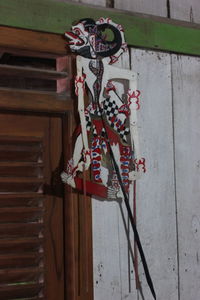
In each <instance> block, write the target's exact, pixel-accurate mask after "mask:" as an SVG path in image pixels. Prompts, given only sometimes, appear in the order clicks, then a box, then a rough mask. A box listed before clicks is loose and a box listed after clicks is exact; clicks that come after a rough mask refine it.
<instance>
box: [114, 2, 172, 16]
mask: <svg viewBox="0 0 200 300" xmlns="http://www.w3.org/2000/svg"><path fill="white" fill-rule="evenodd" d="M115 8H118V9H123V10H128V11H132V12H139V13H145V14H151V15H156V16H162V17H166V16H167V6H166V0H134V1H133V0H115Z"/></svg>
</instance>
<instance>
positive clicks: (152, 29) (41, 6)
mask: <svg viewBox="0 0 200 300" xmlns="http://www.w3.org/2000/svg"><path fill="white" fill-rule="evenodd" d="M102 16H103V17H110V18H111V19H112V20H113V21H114V22H116V23H119V24H122V25H123V26H124V28H125V34H126V41H127V43H128V44H129V45H130V46H134V47H140V48H148V49H157V50H162V51H168V52H175V53H183V54H190V55H200V25H192V24H191V23H188V22H181V21H180V22H179V21H173V20H169V19H167V18H160V17H158V18H156V17H152V16H148V15H143V14H137V13H129V12H127V11H119V10H115V9H106V8H99V7H96V6H87V5H83V4H79V3H74V2H73V3H72V2H67V3H66V2H54V1H52V0H0V25H3V26H11V27H18V28H26V29H32V30H39V31H45V32H52V33H59V34H60V33H61V34H63V33H64V32H65V31H66V30H69V28H70V27H71V24H72V22H73V21H75V20H79V19H80V18H84V17H92V18H94V19H98V18H99V17H102Z"/></svg>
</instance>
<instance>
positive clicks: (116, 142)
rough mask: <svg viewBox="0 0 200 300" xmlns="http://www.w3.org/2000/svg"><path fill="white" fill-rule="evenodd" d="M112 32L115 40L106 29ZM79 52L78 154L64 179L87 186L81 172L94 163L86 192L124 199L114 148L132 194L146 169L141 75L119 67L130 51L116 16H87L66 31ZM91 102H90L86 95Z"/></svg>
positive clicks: (123, 177) (127, 188)
mask: <svg viewBox="0 0 200 300" xmlns="http://www.w3.org/2000/svg"><path fill="white" fill-rule="evenodd" d="M106 30H107V31H108V35H109V34H110V35H111V34H112V37H111V38H112V40H109V39H108V38H109V37H107V36H106V33H105V34H104V32H106ZM65 35H66V37H67V38H68V39H69V45H70V48H71V50H72V51H73V52H75V53H77V54H79V56H77V76H76V79H75V89H76V94H77V96H78V110H79V115H80V126H79V130H78V131H79V134H78V135H77V139H76V143H75V147H74V153H73V157H72V158H71V159H70V160H69V162H68V166H67V170H66V171H65V172H63V173H62V179H63V181H64V182H66V183H68V184H70V185H71V186H72V187H74V188H78V189H82V187H83V183H82V179H81V177H80V176H78V175H79V173H80V172H83V170H84V171H86V170H87V169H88V168H89V167H91V180H90V181H87V182H86V191H87V193H89V194H92V195H97V196H100V197H103V198H107V199H120V198H122V197H123V195H122V192H121V188H120V184H119V182H118V178H117V174H116V170H115V167H114V166H113V162H112V159H111V157H110V152H111V151H112V152H113V155H114V157H115V159H116V163H117V165H118V168H119V171H120V176H121V179H122V182H123V186H124V189H125V190H126V193H128V191H129V186H130V182H132V181H133V180H135V179H137V178H138V177H139V176H140V174H141V172H143V171H145V170H146V169H145V160H144V159H143V158H141V157H140V153H139V142H138V131H137V117H136V113H137V110H138V109H139V108H140V103H139V96H140V92H139V91H138V90H137V78H136V74H135V73H134V72H133V71H130V70H127V69H123V68H119V67H115V66H114V65H115V63H116V62H117V61H118V58H119V57H120V56H121V55H122V54H123V53H124V52H125V51H127V45H126V43H125V40H124V30H123V28H122V26H121V25H118V24H115V23H114V22H112V21H111V20H110V19H108V18H107V19H104V18H101V19H100V20H98V21H97V22H94V20H92V19H84V20H81V21H80V22H79V23H78V24H76V25H75V26H73V27H72V31H71V32H66V33H65ZM86 94H87V96H88V97H87V98H89V103H88V104H85V99H84V98H85V95H86Z"/></svg>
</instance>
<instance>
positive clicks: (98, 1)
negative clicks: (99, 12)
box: [54, 0, 106, 18]
mask: <svg viewBox="0 0 200 300" xmlns="http://www.w3.org/2000/svg"><path fill="white" fill-rule="evenodd" d="M54 1H57V2H69V1H68V0H54ZM71 2H80V3H85V4H93V5H97V6H106V0H71ZM85 17H86V18H87V17H90V18H92V16H85Z"/></svg>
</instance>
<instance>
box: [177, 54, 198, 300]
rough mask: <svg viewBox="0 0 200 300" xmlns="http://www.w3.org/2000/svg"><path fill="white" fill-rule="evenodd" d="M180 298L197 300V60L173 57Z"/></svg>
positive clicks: (186, 57) (182, 299)
mask: <svg viewBox="0 0 200 300" xmlns="http://www.w3.org/2000/svg"><path fill="white" fill-rule="evenodd" d="M172 62H173V64H172V66H173V94H174V118H175V162H176V190H177V209H178V232H179V235H178V238H179V239H178V241H179V268H180V299H181V300H188V299H199V298H200V289H199V278H200V268H199V249H200V204H199V195H200V184H199V183H200V152H199V149H200V131H199V128H200V113H199V112H200V96H199V95H200V77H199V74H200V58H195V57H189V56H176V55H173V56H172Z"/></svg>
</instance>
